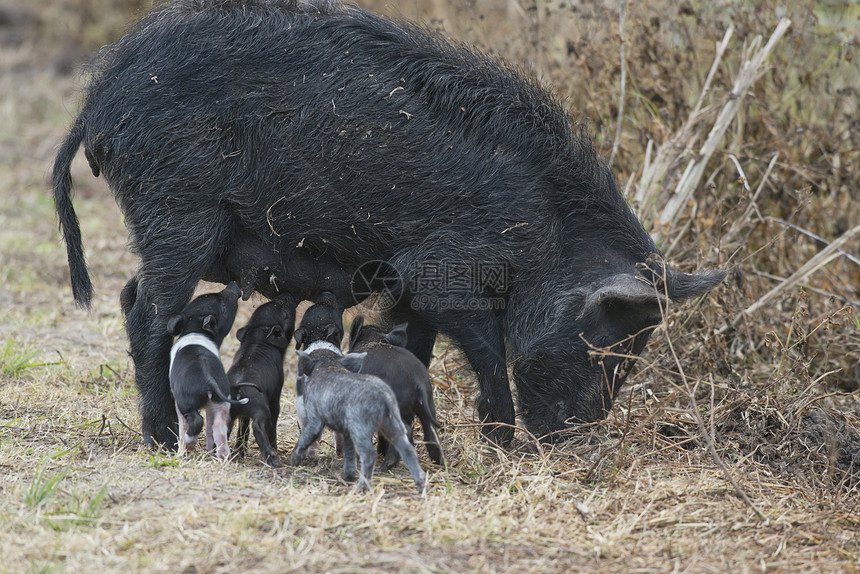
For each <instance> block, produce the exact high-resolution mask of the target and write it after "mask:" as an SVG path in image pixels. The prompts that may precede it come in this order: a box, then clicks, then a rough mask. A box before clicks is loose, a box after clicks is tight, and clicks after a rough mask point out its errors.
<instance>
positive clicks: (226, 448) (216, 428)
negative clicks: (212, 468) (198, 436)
mask: <svg viewBox="0 0 860 574" xmlns="http://www.w3.org/2000/svg"><path fill="white" fill-rule="evenodd" d="M210 412H211V413H212V419H211V420H210V419H209V418H208V416H209V413H210ZM206 414H207V420H206V433H207V437H208V436H209V433H210V432H211V433H212V437H213V439H214V441H215V454H217V455H218V458H221V459H224V460H226V459H228V458H230V445H229V443H228V442H227V428H228V426H229V424H230V405H229V404H228V403H214V402H210V403H209V406H208V407H207V411H206ZM210 429H211V430H210ZM207 440H208V439H207Z"/></svg>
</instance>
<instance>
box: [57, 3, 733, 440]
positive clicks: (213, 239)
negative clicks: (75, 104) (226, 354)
mask: <svg viewBox="0 0 860 574" xmlns="http://www.w3.org/2000/svg"><path fill="white" fill-rule="evenodd" d="M90 69H91V73H92V77H91V80H90V83H89V86H88V88H87V90H86V92H85V95H84V100H83V107H82V109H81V112H80V114H79V116H78V117H77V119H76V120H75V122H74V124H73V126H72V128H71V131H70V133H69V135H68V137H67V138H66V140H65V142H64V143H63V145H62V147H61V149H60V151H59V153H58V156H57V160H56V163H55V165H54V177H53V188H54V201H55V203H56V208H57V213H58V215H59V221H60V227H61V229H62V232H63V234H64V236H65V240H66V244H67V249H68V256H69V267H70V269H71V282H72V289H73V291H74V296H75V300H76V301H77V303H78V304H80V305H84V306H86V305H88V304H89V302H90V299H91V296H92V285H91V283H90V279H89V275H88V272H87V267H86V264H85V260H84V252H83V247H82V241H81V234H80V229H79V225H78V221H77V218H76V215H75V212H74V208H73V207H72V203H71V199H70V194H71V187H72V184H71V178H70V175H69V169H70V164H71V162H72V158H73V157H74V155H75V152H76V150H77V149H78V147H79V146H80V144H81V143H83V144H84V150H85V152H86V157H87V160H88V161H89V164H90V167H91V168H92V171H93V174H95V175H96V176H98V175H99V174H102V175H104V177H105V178H106V179H107V181H108V183H109V185H110V187H111V189H112V190H113V193H114V194H115V196H116V200H117V202H118V203H119V205H120V206H121V208H122V210H123V213H124V215H125V223H126V225H127V226H128V229H129V232H130V247H131V249H132V250H133V251H134V252H135V253H136V254H137V255H138V256H139V257H140V268H139V269H138V272H137V274H136V277H135V278H133V279H132V280H131V281H130V282H129V285H128V286H127V288H126V289H125V290H124V299H123V300H124V302H125V303H124V307H128V312H127V315H126V328H127V331H128V335H129V338H130V344H131V354H132V357H133V359H134V362H135V367H136V380H137V387H138V391H139V397H140V408H141V415H142V426H143V433H144V437H145V438H146V440H147V442H149V443H150V444H151V443H152V442H153V441H155V442H159V443H166V444H167V445H168V446H172V445H173V444H174V443H175V432H176V414H175V412H174V409H173V405H172V403H171V401H170V389H169V387H168V377H167V375H168V373H167V369H168V362H169V361H168V359H169V349H170V337H168V336H167V335H166V329H165V323H166V319H167V318H168V317H170V316H171V315H172V314H174V313H177V312H179V311H180V310H181V309H182V307H183V306H184V305H185V303H187V302H188V300H189V299H190V298H191V295H192V292H193V290H194V287H195V285H196V284H197V283H198V281H200V280H201V279H204V278H205V279H209V280H213V281H219V282H223V283H227V282H229V281H231V280H235V281H237V282H239V283H240V284H241V285H242V286H243V289H244V290H245V291H246V292H245V293H244V295H245V296H246V297H247V296H248V295H249V294H250V293H249V292H248V291H249V290H256V291H259V292H261V293H262V294H263V295H265V296H267V297H275V296H277V295H278V293H281V292H284V291H288V292H291V293H292V294H293V295H294V296H295V297H296V299H298V300H301V299H314V298H316V297H317V296H318V295H319V293H320V292H321V291H323V290H328V291H331V292H333V293H335V294H336V295H337V296H338V297H339V299H340V303H341V305H342V306H344V307H346V306H349V305H352V304H354V303H355V301H354V300H349V299H350V289H349V280H350V277H353V276H354V274H355V276H360V277H363V278H366V276H367V275H366V273H365V272H366V271H367V270H369V269H370V270H372V271H373V273H371V275H372V277H374V278H379V277H381V276H385V277H386V278H387V279H391V277H392V276H395V277H396V278H397V279H396V280H394V281H393V282H391V281H389V282H387V283H385V282H383V283H384V284H385V285H386V287H387V288H388V292H387V293H386V297H384V298H383V299H382V300H383V301H385V302H386V303H387V304H388V309H387V313H388V317H387V318H386V319H387V320H389V321H391V322H408V323H409V333H408V337H409V348H410V350H411V351H413V352H414V353H415V355H416V356H417V357H419V358H420V359H421V360H422V361H423V362H424V363H425V364H427V363H428V362H429V360H430V356H431V352H432V348H433V342H434V340H435V337H436V334H437V333H438V332H441V333H444V334H446V335H448V336H449V337H451V338H452V339H453V340H454V341H455V342H456V344H457V345H459V347H460V348H461V349H462V350H463V351H464V352H465V354H466V357H467V358H468V360H469V362H470V363H471V366H472V368H473V369H474V371H475V373H476V375H477V377H478V380H479V381H480V390H481V394H480V397H479V399H478V402H477V411H478V415H479V418H480V420H481V421H483V422H484V423H487V425H486V426H485V427H484V428H485V432H486V433H487V435H488V436H489V437H490V438H492V439H493V440H497V441H501V442H506V441H507V440H509V439H510V437H511V436H512V433H513V428H512V426H511V425H513V424H514V421H515V419H514V404H513V400H512V394H511V389H510V386H509V383H508V369H507V363H508V362H510V366H511V368H512V373H513V377H514V382H515V384H516V385H517V389H518V396H519V403H520V408H521V413H522V416H523V417H524V420H525V422H526V424H527V426H528V427H529V429H530V430H531V431H532V432H533V433H534V434H536V435H539V436H544V435H548V434H551V433H554V432H555V431H559V430H562V429H564V428H566V427H568V426H570V425H572V424H575V423H578V422H582V421H594V420H597V419H599V418H601V417H604V416H605V414H606V412H607V410H608V409H609V408H610V407H611V403H612V397H613V395H614V394H615V392H616V391H617V389H618V388H619V386H620V385H621V383H622V382H623V380H624V378H625V377H626V376H627V373H628V372H629V369H630V367H631V365H632V363H633V361H632V360H627V361H624V360H623V357H622V355H626V356H628V357H629V356H631V355H636V354H639V353H640V352H641V351H642V349H643V347H644V345H645V342H646V340H647V338H648V336H649V334H650V332H651V330H652V329H653V328H654V327H655V326H656V325H657V324H658V323H659V321H660V307H661V305H662V304H665V303H667V302H669V301H671V300H678V299H683V298H685V297H690V296H694V295H699V294H703V293H706V292H707V291H708V290H709V289H711V288H712V287H713V286H714V285H716V284H717V283H719V282H720V281H721V280H722V278H723V276H724V274H723V273H722V272H719V271H715V272H708V273H702V274H698V275H688V274H684V273H679V272H675V271H672V270H670V269H668V268H666V267H665V266H664V265H663V264H662V263H661V262H660V258H659V252H658V250H657V248H656V246H655V245H654V243H653V242H652V240H651V239H650V237H649V235H648V234H647V233H646V232H645V230H644V229H643V227H642V225H641V224H640V223H639V221H638V220H637V219H636V217H635V216H634V215H633V213H632V212H631V210H630V208H629V207H628V206H627V205H626V203H625V201H624V199H623V197H622V196H621V194H620V193H619V191H618V188H617V186H616V184H615V181H614V179H613V176H612V174H611V173H610V171H609V169H608V167H607V166H606V165H605V164H603V163H602V162H601V161H600V160H599V159H598V157H597V155H596V152H595V149H594V147H593V145H592V143H591V141H590V139H589V137H588V134H587V133H586V131H585V129H584V128H583V127H582V126H580V125H575V124H574V125H572V124H571V122H570V121H569V119H568V117H567V115H566V113H565V110H564V109H563V107H562V106H561V105H560V104H559V103H558V101H557V100H556V99H555V98H554V97H553V96H551V95H550V94H549V93H548V92H547V91H545V90H544V89H543V88H542V87H541V86H539V85H538V84H537V82H535V81H534V80H533V79H530V78H527V77H524V76H523V75H522V74H520V73H518V72H516V71H514V70H512V69H510V68H508V67H506V66H505V65H503V64H500V63H499V62H497V61H495V60H493V59H491V58H489V57H487V56H484V55H482V54H479V53H477V52H474V51H472V50H470V49H468V48H465V47H463V46H461V45H454V44H451V43H450V42H448V41H447V40H445V39H444V38H442V37H441V36H439V35H437V34H436V33H433V32H430V31H427V30H424V29H422V28H420V27H417V26H415V25H413V24H409V23H406V22H397V21H392V20H389V19H386V18H383V17H380V16H376V15H373V14H370V13H368V12H365V11H363V10H361V9H359V8H355V7H350V6H341V5H339V4H336V3H332V2H322V1H318V2H310V1H308V2H286V1H278V0H271V1H265V0H177V1H174V2H169V3H164V4H162V5H161V6H160V7H158V8H156V9H155V10H154V11H153V12H151V13H149V14H148V15H147V16H145V17H144V18H143V19H142V20H141V21H140V22H139V23H138V24H137V25H136V26H135V27H134V29H133V30H132V31H131V32H129V33H128V34H127V35H126V36H124V37H122V38H120V39H119V40H117V41H116V42H115V43H113V44H111V45H109V46H107V47H105V48H104V49H103V50H102V51H101V52H100V53H99V54H98V56H97V57H96V58H95V59H94V61H93V63H92V64H91V66H90ZM356 271H359V273H357V274H356ZM370 290H372V286H371V288H370ZM354 291H358V292H361V293H364V291H362V290H360V289H359V290H354ZM126 303H127V305H126ZM590 346H594V347H601V348H604V347H609V348H611V350H612V351H613V353H611V354H610V355H607V356H604V357H603V358H602V359H600V360H598V359H597V358H593V357H592V356H590V355H589V353H588V351H589V349H590V348H591V347H590Z"/></svg>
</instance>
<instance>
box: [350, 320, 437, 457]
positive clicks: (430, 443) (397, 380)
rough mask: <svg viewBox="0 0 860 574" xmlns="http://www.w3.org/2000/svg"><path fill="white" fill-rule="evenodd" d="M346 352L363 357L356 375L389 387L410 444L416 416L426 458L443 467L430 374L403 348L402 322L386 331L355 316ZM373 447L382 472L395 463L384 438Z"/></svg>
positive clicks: (393, 450) (404, 338)
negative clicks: (380, 459)
mask: <svg viewBox="0 0 860 574" xmlns="http://www.w3.org/2000/svg"><path fill="white" fill-rule="evenodd" d="M349 352H350V353H361V352H364V353H366V354H367V356H366V357H365V359H364V362H363V363H362V365H361V371H359V372H361V373H365V374H368V375H376V376H377V377H379V378H380V379H382V380H383V381H385V383H386V384H387V385H388V386H389V387H391V390H392V391H394V396H395V397H396V398H397V407H398V410H399V412H400V418H401V419H402V420H403V424H404V425H405V426H406V432H407V434H408V436H409V442H412V424H413V422H414V420H415V417H416V416H417V417H418V420H419V421H421V428H422V429H423V430H424V441H425V443H426V445H427V452H428V454H429V455H430V459H431V460H432V461H433V462H435V463H436V464H443V463H444V458H443V457H442V448H441V446H440V444H439V437H438V435H437V434H436V427H438V426H439V422H438V421H437V420H436V405H435V404H434V403H433V389H432V387H431V385H430V375H429V374H428V373H427V367H425V366H424V363H422V362H421V361H419V360H418V358H417V357H416V356H415V355H413V354H412V353H411V352H410V351H408V350H407V349H406V323H403V324H401V325H397V326H396V327H394V328H393V329H392V330H391V331H390V332H386V331H385V330H383V329H381V328H379V327H377V326H375V325H366V324H365V323H364V317H363V316H361V315H359V316H358V317H356V318H355V319H353V321H352V327H351V328H350V331H349ZM377 446H378V450H379V453H380V454H384V455H385V461H384V462H383V463H382V470H388V469H389V468H391V467H392V466H394V465H395V464H397V461H398V459H399V457H398V455H397V450H396V449H394V448H390V445H389V444H388V441H387V440H386V439H385V437H384V436H382V435H380V436H379V438H378V439H377Z"/></svg>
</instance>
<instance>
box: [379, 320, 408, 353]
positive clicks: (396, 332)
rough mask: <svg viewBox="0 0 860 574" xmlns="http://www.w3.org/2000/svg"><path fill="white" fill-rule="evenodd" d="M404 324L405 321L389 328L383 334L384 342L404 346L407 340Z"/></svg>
mask: <svg viewBox="0 0 860 574" xmlns="http://www.w3.org/2000/svg"><path fill="white" fill-rule="evenodd" d="M406 325H407V323H400V324H399V325H396V326H395V327H394V328H393V329H391V331H390V332H389V333H388V334H387V335H386V336H385V342H386V343H388V344H389V345H392V346H394V347H403V348H406V341H407V340H408V339H407V337H406Z"/></svg>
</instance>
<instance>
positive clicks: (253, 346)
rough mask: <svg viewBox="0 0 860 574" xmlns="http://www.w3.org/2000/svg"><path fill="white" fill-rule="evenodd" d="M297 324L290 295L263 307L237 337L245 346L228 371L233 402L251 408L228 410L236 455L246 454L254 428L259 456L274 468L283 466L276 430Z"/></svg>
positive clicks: (239, 406)
mask: <svg viewBox="0 0 860 574" xmlns="http://www.w3.org/2000/svg"><path fill="white" fill-rule="evenodd" d="M295 321H296V301H295V299H294V298H293V296H292V295H290V294H289V293H286V294H284V295H282V296H280V297H279V298H278V299H276V300H274V301H270V302H268V303H265V304H264V305H260V306H259V307H258V308H257V309H256V310H255V311H254V313H253V315H251V319H250V320H249V321H248V324H247V325H245V326H244V327H242V328H241V329H239V330H238V331H237V332H236V338H237V339H239V341H240V342H241V343H242V344H241V345H240V346H239V350H238V351H236V355H235V356H234V357H233V365H232V366H231V367H230V370H229V371H227V378H228V379H229V380H230V387H231V390H232V393H233V396H235V397H236V398H237V399H241V398H244V399H246V400H247V404H234V405H232V406H231V407H230V430H232V426H233V422H234V421H235V420H237V419H238V421H239V427H238V430H237V431H236V450H237V451H238V452H239V453H240V454H241V455H244V454H245V453H246V452H247V450H248V438H249V434H250V429H249V426H253V428H254V438H255V439H256V440H257V446H258V447H260V456H262V458H263V461H265V462H266V464H268V465H270V466H278V465H279V461H278V450H277V449H278V441H277V436H276V428H277V425H278V415H279V414H280V412H281V402H280V401H281V390H282V388H283V386H284V353H285V352H286V350H287V347H288V346H289V344H290V339H291V337H292V335H293V325H294V324H295ZM250 421H253V424H252V425H251V424H250Z"/></svg>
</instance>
